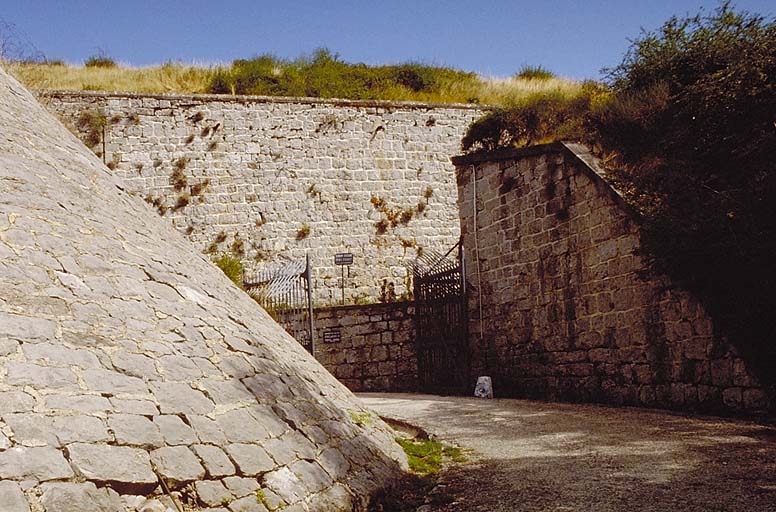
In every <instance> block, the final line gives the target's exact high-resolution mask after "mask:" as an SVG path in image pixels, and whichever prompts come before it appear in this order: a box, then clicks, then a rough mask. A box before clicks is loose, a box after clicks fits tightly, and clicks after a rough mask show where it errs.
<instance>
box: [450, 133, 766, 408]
mask: <svg viewBox="0 0 776 512" xmlns="http://www.w3.org/2000/svg"><path fill="white" fill-rule="evenodd" d="M453 161H454V163H455V165H456V167H457V172H458V174H459V178H458V182H459V186H458V194H459V203H460V208H461V210H460V211H461V226H462V231H463V233H464V244H465V250H466V256H467V261H469V262H470V263H469V265H468V268H467V279H468V280H469V282H470V283H472V284H473V287H474V290H473V291H472V293H471V294H470V297H471V312H470V323H471V326H470V330H471V333H472V361H473V366H474V367H473V372H474V374H475V375H483V374H490V375H492V376H493V377H494V387H495V391H496V393H497V394H500V395H502V396H504V395H513V396H524V397H536V398H545V399H553V400H555V399H559V400H579V401H602V402H609V403H615V404H637V405H647V406H659V407H669V408H683V409H698V410H704V411H715V412H735V411H741V410H744V411H748V412H760V411H763V410H765V409H766V408H767V406H768V398H767V397H766V394H765V393H764V392H763V390H762V389H761V388H760V386H759V385H758V383H757V381H756V379H754V378H753V377H752V376H751V375H750V374H749V372H748V371H747V367H746V363H745V361H743V360H742V359H741V358H740V357H739V356H738V355H737V353H736V350H735V349H734V348H733V347H732V346H730V345H729V344H727V343H726V342H725V341H724V340H720V339H719V338H717V337H715V336H714V332H713V325H712V321H711V320H710V318H709V317H708V316H707V315H706V314H705V312H704V310H703V308H702V307H701V305H700V304H699V303H698V301H697V300H695V299H694V298H693V297H691V296H690V295H688V294H687V293H685V292H683V291H681V290H679V289H677V288H676V287H674V286H672V285H671V283H670V282H669V281H668V280H667V279H666V278H665V277H661V276H652V277H646V276H645V274H644V271H645V270H646V267H645V264H644V260H643V259H642V257H640V256H639V255H638V248H639V227H638V222H637V220H635V219H636V217H635V216H634V215H633V214H632V213H631V212H630V211H629V210H628V208H627V206H626V205H625V204H624V202H623V201H622V199H621V197H620V196H619V195H618V194H617V193H616V192H615V191H614V190H613V189H612V187H611V186H610V185H609V184H608V183H606V182H605V181H604V179H602V177H601V175H600V174H599V172H600V171H598V170H597V168H596V163H595V161H594V160H593V158H592V157H591V156H590V155H589V153H588V152H587V151H586V150H585V149H584V148H582V147H580V146H575V145H568V144H551V145H545V146H537V147H533V148H527V149H524V150H516V151H508V152H504V153H497V154H495V153H494V154H490V155H479V156H465V157H456V158H454V159H453ZM475 219H476V222H475ZM647 276H648V274H647ZM480 310H481V311H482V317H481V318H480V315H479V311H480Z"/></svg>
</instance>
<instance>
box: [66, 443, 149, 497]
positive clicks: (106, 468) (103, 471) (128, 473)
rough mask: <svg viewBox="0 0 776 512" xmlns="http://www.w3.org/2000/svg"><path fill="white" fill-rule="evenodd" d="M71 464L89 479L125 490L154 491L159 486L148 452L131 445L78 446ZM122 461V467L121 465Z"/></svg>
mask: <svg viewBox="0 0 776 512" xmlns="http://www.w3.org/2000/svg"><path fill="white" fill-rule="evenodd" d="M67 448H68V452H69V458H70V462H71V463H72V464H73V467H74V468H75V470H76V471H77V472H78V473H79V474H81V475H83V476H84V477H85V478H87V479H88V480H92V481H95V482H107V483H112V484H119V487H120V488H122V489H129V488H131V489H133V490H138V491H141V492H142V491H144V490H150V489H153V487H155V486H156V475H155V474H154V472H153V469H151V462H150V459H149V456H148V452H146V451H144V450H141V449H138V448H130V447H127V446H109V445H104V444H84V443H74V444H71V445H69V446H68V447H67ZM118 461H121V464H117V462H118Z"/></svg>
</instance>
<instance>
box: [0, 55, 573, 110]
mask: <svg viewBox="0 0 776 512" xmlns="http://www.w3.org/2000/svg"><path fill="white" fill-rule="evenodd" d="M3 66H4V67H5V69H6V70H7V71H8V72H10V73H11V74H13V75H14V76H15V77H16V78H17V79H18V80H19V81H21V82H22V83H23V84H24V85H25V86H26V87H28V88H30V89H33V90H72V91H121V92H134V93H149V94H151V93H179V94H202V93H208V92H211V91H210V85H211V81H212V79H213V76H215V74H216V73H217V72H218V71H219V70H220V69H222V68H220V67H218V66H209V67H208V66H196V65H187V64H170V63H168V64H163V65H158V66H145V67H131V66H125V65H121V64H119V65H118V66H116V67H94V66H92V67H83V66H71V65H67V64H61V63H31V62H5V63H3ZM581 86H582V84H581V83H580V82H576V81H573V80H567V79H564V78H557V77H553V78H549V79H534V78H521V77H519V76H514V77H510V78H491V77H480V76H474V75H473V76H472V77H471V78H466V79H450V80H446V81H443V82H441V83H439V84H438V86H437V87H436V88H435V89H434V90H431V91H413V90H411V89H408V88H406V87H399V86H396V87H393V86H392V87H385V88H383V89H382V90H381V91H379V94H376V97H377V99H382V100H392V101H422V102H434V103H479V104H482V105H504V104H511V103H514V102H518V101H521V100H522V99H523V98H526V97H528V96H531V95H534V94H537V93H553V94H559V95H562V96H567V97H573V96H575V95H577V94H578V93H579V90H580V88H581ZM277 95H279V96H283V95H290V96H293V95H294V94H277ZM297 95H299V94H297ZM346 98H347V96H346Z"/></svg>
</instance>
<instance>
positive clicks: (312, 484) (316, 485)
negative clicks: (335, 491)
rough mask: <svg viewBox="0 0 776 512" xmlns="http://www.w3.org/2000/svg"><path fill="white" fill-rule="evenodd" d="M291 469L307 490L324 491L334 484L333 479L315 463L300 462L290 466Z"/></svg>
mask: <svg viewBox="0 0 776 512" xmlns="http://www.w3.org/2000/svg"><path fill="white" fill-rule="evenodd" d="M289 469H291V471H292V472H293V473H294V474H295V475H296V476H297V477H298V478H299V479H300V480H301V481H302V482H303V483H304V487H305V488H306V489H314V490H315V492H319V491H322V490H323V489H326V488H327V487H329V486H330V485H331V484H332V483H333V482H332V479H331V477H330V476H329V475H328V474H327V473H326V472H325V471H324V470H323V468H321V466H320V465H318V464H317V463H315V462H309V461H306V460H300V461H297V462H295V463H294V464H292V465H291V466H289Z"/></svg>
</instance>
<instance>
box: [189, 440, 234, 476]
mask: <svg viewBox="0 0 776 512" xmlns="http://www.w3.org/2000/svg"><path fill="white" fill-rule="evenodd" d="M191 449H192V450H193V451H194V453H195V454H196V455H197V457H198V458H199V460H200V461H202V465H203V466H204V467H205V471H207V474H208V475H209V476H210V477H213V478H219V477H223V476H230V475H234V473H235V467H234V464H232V461H231V460H229V457H227V456H226V454H225V453H224V452H223V450H221V448H219V447H217V446H212V445H208V444H195V445H194V446H192V447H191Z"/></svg>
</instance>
